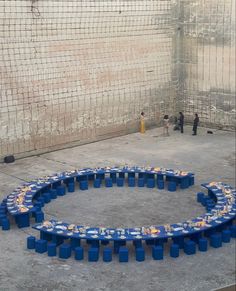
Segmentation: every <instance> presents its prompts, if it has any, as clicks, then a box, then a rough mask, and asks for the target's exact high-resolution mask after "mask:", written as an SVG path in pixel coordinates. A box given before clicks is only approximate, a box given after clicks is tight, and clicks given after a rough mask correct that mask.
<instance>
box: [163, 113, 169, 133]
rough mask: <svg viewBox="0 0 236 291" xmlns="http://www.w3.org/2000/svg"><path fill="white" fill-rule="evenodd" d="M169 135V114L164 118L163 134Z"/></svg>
mask: <svg viewBox="0 0 236 291" xmlns="http://www.w3.org/2000/svg"><path fill="white" fill-rule="evenodd" d="M165 134H166V135H169V116H168V115H165V116H164V118H163V135H165Z"/></svg>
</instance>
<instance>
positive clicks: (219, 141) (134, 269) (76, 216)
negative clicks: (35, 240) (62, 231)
mask: <svg viewBox="0 0 236 291" xmlns="http://www.w3.org/2000/svg"><path fill="white" fill-rule="evenodd" d="M206 131H207V129H205V128H200V129H199V135H198V136H192V135H191V128H190V127H187V126H186V128H185V133H184V134H180V132H170V136H169V137H163V136H162V129H160V128H155V129H152V130H149V131H147V132H146V134H143V135H141V134H139V133H135V134H131V135H127V136H123V137H118V138H113V139H110V140H105V141H101V142H97V143H93V144H88V145H84V146H79V147H75V148H70V149H66V150H61V151H57V152H52V153H48V154H44V155H40V156H35V157H30V158H26V159H22V160H18V161H16V162H15V163H14V164H8V165H6V164H0V183H1V190H0V198H1V199H2V198H3V197H4V196H5V195H6V194H8V193H10V192H11V191H12V190H13V189H14V188H15V187H16V186H18V185H19V184H21V183H22V182H23V181H30V180H31V179H32V178H35V177H40V176H43V175H45V174H51V173H53V172H58V171H63V170H67V169H74V168H83V167H96V166H104V165H107V166H112V165H121V166H122V165H124V164H129V165H141V166H143V165H155V166H162V167H166V168H167V167H169V168H174V169H183V170H186V171H193V172H194V173H195V174H196V184H195V186H194V187H193V188H191V189H187V190H183V191H177V192H175V193H170V192H167V191H159V190H157V189H155V190H153V189H145V191H143V190H140V189H138V188H134V189H133V188H128V187H125V188H122V189H121V188H117V187H113V188H110V189H105V188H102V189H96V190H95V189H91V190H89V191H84V192H81V191H80V192H79V191H76V192H75V193H73V194H68V195H66V196H64V197H60V198H59V199H57V200H56V201H54V202H52V203H50V204H48V205H47V206H46V207H45V208H44V210H45V212H46V216H47V218H51V217H55V218H57V219H60V220H66V221H68V222H75V223H78V224H84V225H86V224H87V225H100V226H140V225H151V224H164V223H171V222H179V221H182V220H184V219H188V218H191V217H193V216H197V215H198V214H202V213H203V211H204V209H203V208H202V207H201V206H200V205H199V204H198V203H197V202H196V197H195V196H196V192H197V191H199V190H200V189H201V187H200V184H201V183H203V182H207V181H212V180H214V181H224V182H226V183H229V184H231V185H235V178H234V177H235V172H234V169H235V164H234V161H235V152H234V150H235V144H234V135H233V133H232V132H225V131H214V130H213V131H214V134H213V135H208V134H207V133H206ZM29 234H36V235H38V232H37V231H34V230H33V229H31V228H26V229H17V228H15V227H12V229H11V230H10V231H8V232H2V231H0V290H4V291H5V290H124V291H126V290H132V291H137V290H171V291H172V290H176V291H177V290H178V291H179V290H202V291H205V290H214V289H216V288H220V287H223V286H226V285H230V284H233V283H235V240H234V241H232V242H231V243H230V244H224V245H223V247H222V248H220V249H213V248H210V249H209V251H208V252H207V253H197V255H194V256H187V255H184V254H181V256H180V257H179V258H177V259H172V258H170V257H169V256H168V252H167V250H166V257H165V259H164V260H163V261H153V260H152V259H151V253H150V251H149V252H148V256H147V258H146V261H145V262H142V263H138V262H136V261H135V258H134V255H133V254H131V256H130V262H129V263H128V264H121V263H118V260H117V257H114V259H113V261H112V262H111V263H108V264H105V263H103V262H102V260H101V259H100V261H99V262H98V263H89V262H87V258H86V259H85V260H84V261H82V262H77V261H75V260H74V259H73V258H71V259H69V260H65V261H64V260H60V259H58V258H53V259H51V258H49V257H47V255H39V254H36V253H35V252H32V251H27V250H26V247H25V242H26V237H27V235H29Z"/></svg>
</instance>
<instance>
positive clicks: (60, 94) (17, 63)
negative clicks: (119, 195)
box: [0, 0, 175, 156]
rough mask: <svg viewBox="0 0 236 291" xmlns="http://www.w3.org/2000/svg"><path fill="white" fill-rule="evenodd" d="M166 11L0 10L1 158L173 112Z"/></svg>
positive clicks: (44, 4)
mask: <svg viewBox="0 0 236 291" xmlns="http://www.w3.org/2000/svg"><path fill="white" fill-rule="evenodd" d="M174 7H175V4H173V3H172V2H171V1H170V0H162V1H160V0H152V1H150V0H145V1H118V0H117V1H111V0H106V1H105V0H104V1H103V0H99V1H98V0H96V1H91V0H89V1H82V0H80V1H79V0H74V1H71V0H70V1H62V0H57V1H55V0H48V1H46V0H32V1H29V0H28V1H23V0H9V1H8V0H6V1H0V44H1V53H0V62H1V79H0V86H1V90H0V126H1V127H0V128H1V129H0V156H1V155H5V154H7V153H24V152H30V151H34V150H39V149H53V148H55V147H57V146H58V145H63V144H67V143H71V142H74V141H78V140H81V141H83V140H84V141H85V140H90V139H100V138H101V137H103V136H106V135H108V134H119V132H120V131H122V130H123V131H127V130H129V128H128V127H133V126H134V125H135V124H136V122H137V119H138V118H139V115H140V112H141V111H144V112H145V113H146V116H147V118H148V119H149V120H155V119H156V120H157V121H158V119H159V118H160V114H162V113H163V114H164V113H165V112H167V111H171V112H173V108H174V105H173V104H174V103H175V102H174V98H175V83H173V79H174V78H175V77H173V73H172V71H173V64H174V61H173V59H174V56H173V51H174V46H175V41H174V30H175V19H174V18H173V10H174Z"/></svg>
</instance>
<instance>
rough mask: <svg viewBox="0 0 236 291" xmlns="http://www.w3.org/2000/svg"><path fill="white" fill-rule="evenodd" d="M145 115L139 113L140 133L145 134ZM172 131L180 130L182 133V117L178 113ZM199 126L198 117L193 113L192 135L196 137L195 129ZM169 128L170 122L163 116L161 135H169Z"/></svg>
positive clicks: (180, 113) (167, 117)
mask: <svg viewBox="0 0 236 291" xmlns="http://www.w3.org/2000/svg"><path fill="white" fill-rule="evenodd" d="M144 119H145V114H144V112H141V117H140V121H141V124H140V132H141V133H145V131H146V130H145V121H144ZM175 123H176V124H175V126H174V130H180V132H181V133H184V115H183V113H182V112H179V118H177V117H176V122H175ZM198 124H199V117H198V114H197V113H195V118H194V120H193V134H192V135H197V127H198ZM169 127H170V121H169V116H168V115H164V118H163V134H164V135H169Z"/></svg>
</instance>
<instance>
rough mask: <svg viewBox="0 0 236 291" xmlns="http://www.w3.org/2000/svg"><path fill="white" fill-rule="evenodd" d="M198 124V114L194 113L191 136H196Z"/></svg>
mask: <svg viewBox="0 0 236 291" xmlns="http://www.w3.org/2000/svg"><path fill="white" fill-rule="evenodd" d="M198 123H199V117H198V114H197V113H195V118H194V120H193V134H192V135H197V127H198Z"/></svg>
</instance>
